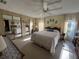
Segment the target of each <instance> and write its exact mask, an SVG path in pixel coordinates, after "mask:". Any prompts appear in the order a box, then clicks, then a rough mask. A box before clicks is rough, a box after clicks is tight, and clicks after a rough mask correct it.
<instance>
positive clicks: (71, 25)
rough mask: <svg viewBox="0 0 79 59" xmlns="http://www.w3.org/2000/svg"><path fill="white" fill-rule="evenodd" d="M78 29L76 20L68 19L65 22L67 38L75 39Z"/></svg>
mask: <svg viewBox="0 0 79 59" xmlns="http://www.w3.org/2000/svg"><path fill="white" fill-rule="evenodd" d="M76 30H77V22H76V21H75V20H68V21H67V22H65V33H66V38H67V39H68V40H70V41H72V40H73V39H74V36H75V33H76Z"/></svg>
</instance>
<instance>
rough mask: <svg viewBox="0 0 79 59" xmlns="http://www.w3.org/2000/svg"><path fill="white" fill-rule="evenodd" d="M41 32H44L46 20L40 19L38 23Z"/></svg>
mask: <svg viewBox="0 0 79 59" xmlns="http://www.w3.org/2000/svg"><path fill="white" fill-rule="evenodd" d="M38 27H39V31H43V30H44V19H40V20H39V22H38Z"/></svg>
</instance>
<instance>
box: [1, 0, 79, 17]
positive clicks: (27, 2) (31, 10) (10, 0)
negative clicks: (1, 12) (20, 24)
mask: <svg viewBox="0 0 79 59" xmlns="http://www.w3.org/2000/svg"><path fill="white" fill-rule="evenodd" d="M6 1H7V4H2V3H0V8H1V9H5V10H8V11H12V12H16V13H19V14H23V15H27V16H31V17H36V18H39V17H41V15H42V12H43V11H42V3H41V0H6ZM46 1H48V2H49V3H50V2H51V1H55V0H46ZM58 6H62V9H59V10H53V11H50V12H49V13H51V14H46V16H53V15H60V14H65V13H74V12H79V0H62V2H61V3H58V4H54V5H50V6H49V8H55V7H58Z"/></svg>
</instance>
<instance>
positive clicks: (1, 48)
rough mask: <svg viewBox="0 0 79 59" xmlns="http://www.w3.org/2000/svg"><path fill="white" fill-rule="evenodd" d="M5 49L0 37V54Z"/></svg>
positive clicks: (3, 41)
mask: <svg viewBox="0 0 79 59" xmlns="http://www.w3.org/2000/svg"><path fill="white" fill-rule="evenodd" d="M6 47H7V45H6V43H5V40H4V39H3V37H2V36H0V52H2V51H3V50H4V49H5V48H6Z"/></svg>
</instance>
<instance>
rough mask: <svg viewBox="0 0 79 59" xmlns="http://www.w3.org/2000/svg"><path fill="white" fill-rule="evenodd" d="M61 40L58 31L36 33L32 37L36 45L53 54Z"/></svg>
mask: <svg viewBox="0 0 79 59" xmlns="http://www.w3.org/2000/svg"><path fill="white" fill-rule="evenodd" d="M59 39H60V33H59V32H58V31H55V32H48V31H41V32H35V33H34V34H33V35H32V37H31V40H32V41H33V42H34V43H36V44H38V45H40V46H42V47H44V48H45V49H47V50H49V51H50V52H51V53H55V47H56V45H57V43H58V40H59Z"/></svg>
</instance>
